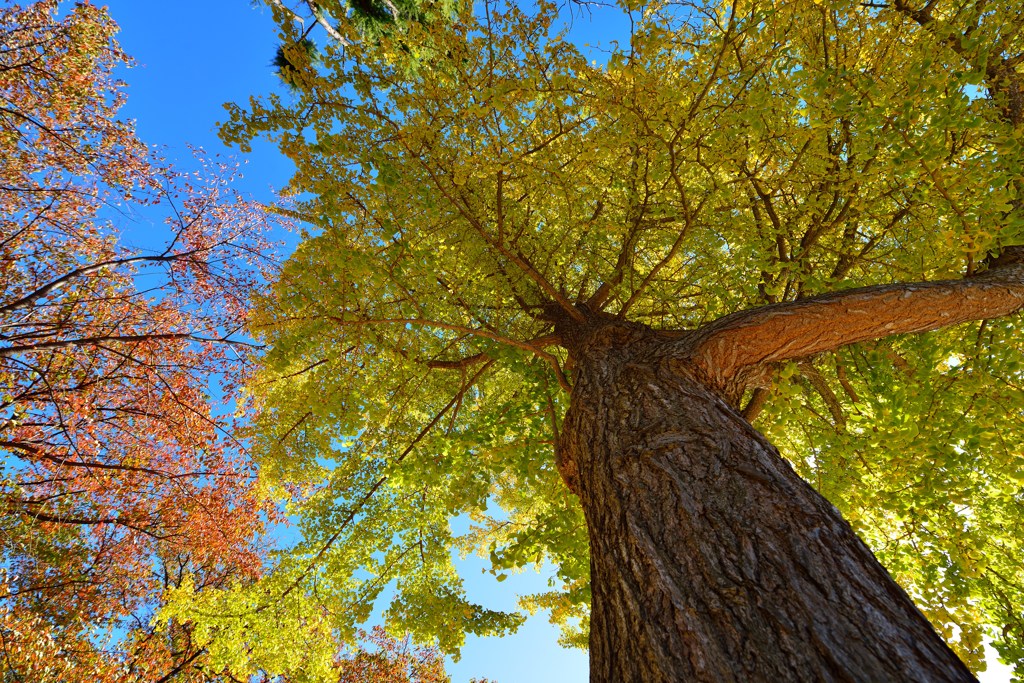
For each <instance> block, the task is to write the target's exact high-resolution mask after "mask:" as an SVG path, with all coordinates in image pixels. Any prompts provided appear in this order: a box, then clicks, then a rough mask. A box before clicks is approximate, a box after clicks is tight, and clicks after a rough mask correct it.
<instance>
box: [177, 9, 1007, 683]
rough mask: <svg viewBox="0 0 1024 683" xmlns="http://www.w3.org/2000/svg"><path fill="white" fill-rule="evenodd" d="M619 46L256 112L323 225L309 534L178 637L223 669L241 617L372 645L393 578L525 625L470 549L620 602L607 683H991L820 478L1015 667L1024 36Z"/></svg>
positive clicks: (977, 23) (421, 604)
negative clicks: (373, 612)
mask: <svg viewBox="0 0 1024 683" xmlns="http://www.w3.org/2000/svg"><path fill="white" fill-rule="evenodd" d="M623 11H624V12H627V14H628V16H629V18H630V19H631V26H632V32H631V35H630V36H629V41H628V44H622V45H620V46H618V47H613V49H611V50H610V52H609V53H608V54H607V55H606V59H605V61H604V62H603V63H602V64H600V65H599V64H596V63H593V62H588V60H587V59H586V57H585V56H584V55H583V54H582V53H581V52H580V50H579V49H578V48H577V47H575V46H574V45H572V44H570V43H569V42H567V40H566V39H565V38H564V36H562V35H560V34H552V32H551V25H552V22H553V21H554V17H555V11H554V8H553V7H552V6H550V5H542V6H541V7H539V9H538V12H537V13H536V14H535V15H530V14H527V13H524V12H523V11H520V10H518V9H516V8H514V7H509V6H506V5H501V4H496V3H488V4H486V5H484V6H483V7H482V8H479V11H478V16H476V17H472V16H469V15H468V14H463V15H460V17H459V19H458V21H455V22H453V23H452V24H450V25H449V24H445V25H441V24H431V25H429V26H423V25H420V24H410V25H408V26H407V27H404V28H403V30H402V31H401V34H400V35H391V36H385V37H383V38H381V39H380V40H379V41H378V42H377V43H376V44H375V45H373V46H372V47H373V49H372V50H370V49H367V47H368V46H364V45H361V44H360V43H359V42H358V41H357V40H355V39H354V38H351V37H349V38H346V40H345V41H344V42H342V41H333V42H326V43H325V44H323V45H322V46H321V55H322V57H321V62H320V66H319V67H317V68H316V69H309V70H307V71H306V73H305V74H304V76H305V78H304V81H303V84H302V87H301V88H299V89H298V90H297V91H296V93H295V94H294V96H293V98H292V99H290V100H288V101H285V100H282V99H276V98H271V99H268V100H265V101H259V100H254V101H252V102H251V103H250V108H249V109H248V110H244V109H242V108H237V107H236V108H235V109H234V110H233V116H232V120H231V122H230V123H229V124H228V125H227V126H226V127H225V128H224V136H225V138H226V139H227V140H230V141H235V142H240V143H241V144H243V145H245V144H247V141H248V140H250V139H251V138H252V137H254V136H257V135H264V134H265V135H268V136H270V137H271V138H272V139H275V140H276V141H277V142H278V143H279V144H280V146H281V148H282V150H284V151H285V152H286V153H287V154H288V155H289V156H290V157H291V158H292V159H293V160H294V161H295V163H296V165H297V172H296V175H295V177H294V179H293V181H292V188H293V190H294V191H295V192H297V193H307V194H305V195H304V197H308V199H306V200H305V201H304V202H302V203H301V204H300V208H299V210H298V211H297V212H296V214H297V215H298V216H299V217H301V218H303V219H305V220H306V221H307V222H308V223H309V225H310V226H311V227H310V228H309V229H308V233H307V234H306V235H305V239H304V241H303V242H302V244H301V245H300V246H299V248H298V250H297V252H296V254H295V255H294V256H293V258H292V259H291V261H290V262H289V263H288V264H287V265H286V267H285V269H284V271H283V273H282V276H281V278H280V280H279V282H278V284H277V288H276V290H275V294H276V296H275V298H274V300H272V301H268V302H266V305H265V306H264V307H263V310H262V312H261V314H260V317H259V318H258V319H257V321H256V327H255V329H256V330H257V331H258V332H259V333H260V334H261V336H262V337H263V338H264V339H265V340H266V341H267V342H268V343H269V344H271V345H272V350H271V351H270V352H269V354H268V356H267V359H266V364H265V367H264V370H263V371H262V373H261V376H260V377H259V378H258V379H257V381H256V382H255V383H254V384H252V385H251V386H252V392H253V394H254V397H255V400H256V401H257V404H258V406H259V408H260V410H261V413H260V416H259V432H258V436H257V445H258V449H259V452H260V453H261V455H262V463H263V465H264V468H265V472H266V474H267V476H268V478H269V479H270V481H273V482H274V483H275V484H276V486H278V487H279V489H280V490H281V491H283V492H285V493H287V494H289V495H291V496H292V501H293V502H292V505H293V510H294V511H295V512H296V514H301V515H302V516H303V523H302V528H303V531H304V532H305V537H304V541H303V543H302V544H301V545H300V546H299V547H298V548H297V549H296V552H295V553H294V554H293V556H292V557H291V558H290V560H288V561H285V562H283V563H282V565H281V567H280V568H279V570H278V571H277V572H276V573H275V574H274V575H273V576H270V577H267V578H266V579H265V580H264V581H263V582H261V583H260V584H259V586H258V587H250V588H241V589H239V590H236V591H230V592H223V593H221V592H217V591H206V592H204V593H201V594H197V595H191V594H190V593H189V591H187V590H184V591H179V592H178V593H177V594H176V595H177V597H176V599H175V601H173V602H172V604H171V609H170V610H169V611H168V612H167V613H168V614H169V615H172V616H173V615H175V614H178V613H180V611H181V610H185V609H188V608H190V607H191V608H192V609H197V610H200V611H201V612H203V613H205V614H207V615H211V616H209V617H207V618H205V619H201V620H200V621H199V623H197V628H201V629H204V633H206V634H208V635H209V637H213V636H214V635H215V634H220V635H221V636H223V638H222V641H223V642H224V643H225V645H224V646H223V649H222V650H218V651H217V652H216V653H214V656H215V657H221V658H227V657H229V656H231V653H233V652H235V653H237V652H238V647H237V643H238V642H239V641H240V640H241V636H239V633H241V632H242V631H241V629H242V628H250V626H249V624H248V617H247V616H246V615H247V614H248V613H253V612H258V611H262V612H263V613H266V612H267V610H272V609H273V610H276V616H275V618H276V620H277V623H278V624H287V625H291V624H296V625H304V624H308V623H309V622H310V619H311V618H312V615H315V614H320V615H322V624H323V626H322V627H321V628H322V629H323V630H324V632H328V631H329V630H330V629H332V628H334V629H340V630H344V629H351V628H353V623H354V622H358V621H359V620H360V619H362V618H365V617H366V616H367V614H368V613H369V610H370V604H371V603H372V601H373V599H374V598H375V597H376V596H377V595H378V594H379V592H380V590H381V589H382V588H383V587H384V586H385V585H388V583H389V582H391V581H395V582H396V583H395V584H394V585H396V586H397V596H396V598H395V600H394V601H393V602H392V604H391V606H390V608H389V610H388V613H387V614H388V617H389V619H390V620H391V621H392V623H393V624H394V625H395V626H396V627H398V628H405V629H409V630H411V631H413V633H414V634H416V635H418V636H420V637H434V636H436V637H439V638H440V644H441V646H442V647H443V648H445V649H449V650H451V649H455V648H457V647H458V645H459V644H460V642H461V637H460V634H461V633H464V632H473V633H485V632H494V631H501V630H503V629H507V628H511V627H514V626H515V624H516V617H515V615H500V614H495V613H491V612H488V611H486V610H484V609H482V608H480V607H478V606H474V605H471V604H468V603H467V602H466V601H465V598H464V595H463V593H462V591H461V584H460V582H459V579H458V577H457V575H456V574H455V572H454V570H453V568H452V565H451V555H450V547H451V546H452V545H456V546H459V547H461V548H463V549H464V550H466V551H474V550H475V551H479V552H482V553H484V554H485V555H488V554H489V556H490V557H491V560H492V563H493V567H494V571H495V572H502V571H505V570H506V569H510V568H518V567H523V566H526V565H529V564H531V563H535V562H541V561H545V560H546V561H550V562H552V563H554V564H555V565H556V566H557V567H558V571H559V574H558V576H559V579H560V581H561V585H560V586H557V587H556V590H554V591H553V592H552V593H550V594H546V595H541V596H533V597H531V598H528V599H527V602H528V604H529V605H530V606H544V607H552V608H554V609H553V614H554V615H556V616H557V617H559V618H563V619H565V620H566V621H567V622H568V623H569V624H570V627H573V625H574V624H575V625H576V626H582V631H585V630H586V628H587V624H586V623H585V622H584V623H583V624H579V622H578V621H577V622H574V618H575V619H585V616H586V608H587V604H588V602H592V617H591V621H590V624H589V627H590V628H589V630H590V636H589V638H590V640H589V643H590V647H591V661H592V677H593V679H594V680H645V681H651V680H690V679H693V680H733V679H737V680H761V679H763V678H766V677H772V678H778V679H783V680H789V679H794V680H832V679H837V678H846V677H850V678H853V679H857V680H873V681H878V680H964V679H968V678H969V674H968V672H967V670H966V669H965V668H964V667H963V665H962V664H961V663H960V661H959V660H958V659H957V658H956V657H954V656H952V655H951V653H950V652H949V651H948V650H947V649H946V648H945V646H944V645H943V644H942V642H941V641H940V640H939V639H938V638H937V637H936V636H935V634H934V632H933V631H932V628H931V626H930V625H929V624H928V622H927V621H925V620H924V619H923V618H922V617H921V615H920V613H919V612H918V611H917V610H916V609H915V608H914V606H913V605H912V604H911V603H910V601H909V599H908V598H907V597H906V593H904V592H903V591H902V590H900V589H899V588H898V587H897V586H896V584H894V583H893V582H892V581H891V580H890V578H889V576H888V575H887V574H886V572H885V571H884V570H882V569H881V568H880V566H879V565H877V564H876V563H875V561H874V558H873V557H872V555H871V553H870V552H868V551H867V549H866V548H865V547H864V546H863V545H862V544H861V542H860V541H859V540H858V539H857V538H856V537H855V536H854V533H853V531H852V530H851V527H850V526H849V525H848V524H847V523H846V522H844V521H842V519H841V518H840V517H839V514H838V513H837V511H836V510H835V508H833V507H832V505H830V504H829V503H827V502H826V501H825V499H823V498H821V497H820V496H818V495H817V494H816V493H814V491H813V490H812V489H811V488H810V487H809V486H808V485H807V484H806V483H805V481H806V482H810V483H811V484H812V485H813V486H814V488H816V489H817V490H818V491H820V492H821V493H823V494H824V495H826V496H827V497H828V499H829V500H831V501H832V502H833V503H834V504H835V505H837V506H839V507H840V508H841V509H842V510H843V512H844V513H845V515H846V516H847V517H848V519H850V520H851V521H852V523H853V525H854V527H855V529H856V531H857V532H859V533H860V534H861V535H862V536H863V537H864V538H865V539H866V540H867V541H868V542H869V543H870V544H871V545H872V547H873V548H874V549H875V551H876V552H877V553H878V555H879V557H880V559H881V560H882V561H883V562H884V563H885V564H886V566H887V567H888V568H889V571H890V572H891V573H892V576H893V577H895V578H896V580H897V581H898V582H899V583H901V584H902V585H903V586H904V587H905V588H906V589H907V590H908V591H909V592H910V593H911V594H912V595H914V597H915V600H916V601H917V604H918V605H919V606H920V608H921V609H922V610H923V611H924V612H925V614H927V616H928V617H929V618H930V619H931V621H932V622H933V623H934V624H935V625H936V627H937V628H938V629H939V630H940V631H941V632H942V634H943V635H944V636H945V638H946V639H947V641H948V642H949V643H950V644H951V645H952V646H953V647H954V648H955V650H956V652H957V653H958V654H959V655H960V657H961V658H962V659H963V660H964V661H965V662H966V663H967V664H968V665H969V666H971V667H972V668H974V669H975V670H978V669H980V668H981V667H982V666H983V662H982V659H981V652H980V641H981V636H982V634H983V633H985V632H987V633H988V634H989V635H990V636H991V637H992V638H993V639H994V643H995V645H996V647H997V649H999V650H1000V652H1001V653H1002V655H1003V657H1004V658H1006V659H1007V660H1009V661H1012V662H1016V663H1018V665H1019V662H1020V661H1021V660H1022V658H1024V641H1022V640H1021V638H1022V633H1024V630H1022V628H1021V623H1020V614H1021V604H1022V597H1024V596H1022V595H1021V586H1022V581H1024V576H1022V574H1021V568H1020V563H1019V560H1018V558H1019V557H1020V556H1021V554H1022V553H1021V550H1022V549H1021V540H1020V534H1019V531H1018V529H1019V528H1020V519H1021V505H1022V502H1024V501H1022V490H1021V485H1022V477H1021V459H1020V456H1021V452H1020V438H1019V430H1020V426H1021V406H1022V405H1024V401H1022V395H1021V380H1020V367H1019V362H1020V355H1019V354H1020V351H1019V348H1018V347H1017V344H1016V342H1015V339H1016V338H1017V335H1018V327H1019V320H1018V319H1017V318H1016V317H1012V316H1011V317H1006V316H1008V315H1010V314H1011V313H1014V312H1015V311H1017V310H1019V309H1020V308H1021V306H1022V305H1024V285H1022V272H1021V264H1020V260H1021V259H1020V256H1021V255H1020V250H1019V248H1017V247H1016V245H1020V244H1021V243H1022V217H1021V213H1020V189H1021V188H1020V187H1019V178H1020V175H1021V149H1020V139H1021V136H1020V129H1019V126H1020V120H1021V119H1020V96H1019V91H1020V84H1019V75H1018V67H1019V66H1020V64H1021V63H1022V62H1024V56H1022V55H1024V47H1022V45H1021V35H1020V30H1021V27H1022V21H1024V15H1022V8H1020V7H1018V6H1017V5H1015V4H1013V3H1011V2H1000V3H998V5H997V6H989V5H985V4H981V5H979V4H977V3H957V2H943V1H942V0H936V1H935V2H930V3H928V4H927V5H922V6H921V7H920V8H917V7H913V6H910V5H907V4H904V3H898V4H895V5H893V6H891V7H890V6H888V5H879V6H867V7H865V6H862V5H861V4H856V3H839V2H836V3H814V2H794V3H788V4H786V5H777V4H775V5H773V4H769V3H757V2H743V3H739V2H736V3H727V2H726V3H706V4H690V3H666V4H659V5H648V6H644V7H642V8H636V7H633V8H630V7H624V8H623ZM285 28H286V31H292V32H293V33H294V27H291V26H286V27H285ZM293 33H289V34H287V35H293ZM349 35H353V36H354V35H355V34H349ZM343 37H345V36H344V35H343ZM410 45H411V46H415V48H414V49H413V50H412V52H413V54H418V55H429V56H430V57H431V59H430V61H429V62H428V61H427V60H425V59H420V60H419V62H418V64H416V65H414V67H413V68H411V69H410V68H409V60H408V58H407V57H408V55H409V54H410V48H409V46H410ZM417 50H419V51H420V52H417ZM978 320H981V321H982V322H973V323H971V322H970V321H978ZM936 330H939V331H936ZM926 331H931V332H930V333H929V334H918V333H922V332H926ZM741 415H742V416H745V417H746V418H747V419H748V420H752V419H755V418H756V419H757V420H758V426H759V428H760V429H761V431H762V432H763V433H765V434H766V435H768V436H770V437H771V438H773V439H774V440H775V441H776V442H777V443H779V444H780V445H781V446H782V448H783V449H784V451H785V453H786V455H787V456H788V459H789V462H790V463H791V464H792V466H793V468H795V469H796V470H797V471H798V472H799V473H800V474H801V475H802V476H803V479H804V480H805V481H802V480H801V479H799V478H798V477H797V476H796V475H795V474H794V473H793V469H791V467H790V466H789V465H787V464H786V463H785V461H783V460H781V459H779V458H778V456H777V454H776V452H775V451H774V449H773V448H772V447H771V446H770V445H769V444H768V443H767V441H766V440H765V439H764V438H763V437H762V436H760V434H758V433H757V432H755V431H754V430H752V429H750V428H749V426H748V425H747V423H746V422H745V421H744V420H743V418H742V417H741ZM499 508H500V510H499ZM466 517H469V518H470V519H472V520H473V522H474V524H473V526H472V528H471V529H470V531H469V532H468V533H465V534H461V535H456V533H455V532H454V531H453V525H452V523H451V520H452V519H453V518H456V519H460V518H461V519H465V518H466ZM280 595H286V596H287V598H288V601H289V606H288V607H287V608H283V607H280V606H278V607H275V606H274V605H272V604H271V602H270V601H271V598H270V597H269V596H280ZM228 605H243V606H246V608H244V609H240V610H238V611H237V612H236V613H234V614H228V613H227V612H226V607H227V606H228ZM278 605H280V603H278ZM318 610H319V611H318ZM271 621H272V620H268V621H266V622H264V623H265V624H269V623H270V622H271ZM263 628H264V631H263V632H262V633H261V636H260V638H259V639H258V640H259V641H260V642H261V643H263V645H261V648H262V651H261V652H260V653H253V652H252V651H251V650H248V651H246V652H245V654H244V657H248V658H251V659H253V660H255V659H256V658H258V657H259V656H269V654H268V653H270V652H271V645H269V643H270V642H272V640H273V633H272V628H271V627H270V626H269V625H265V626H264V627H263ZM278 628H280V626H278ZM288 628H289V627H287V626H286V627H285V630H286V631H287V630H288ZM567 638H568V639H569V640H570V641H573V642H580V640H581V639H582V638H583V633H582V632H581V631H580V630H575V631H574V630H572V628H570V631H569V632H568V633H567ZM243 642H246V641H243ZM232 643H235V645H232ZM310 645H311V646H312V645H315V642H311V643H310ZM311 652H312V651H311Z"/></svg>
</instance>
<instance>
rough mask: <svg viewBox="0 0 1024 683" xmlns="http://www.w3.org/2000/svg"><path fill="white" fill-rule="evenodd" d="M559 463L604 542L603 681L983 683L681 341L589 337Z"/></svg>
mask: <svg viewBox="0 0 1024 683" xmlns="http://www.w3.org/2000/svg"><path fill="white" fill-rule="evenodd" d="M571 352H572V355H573V359H574V361H575V363H576V368H577V369H576V373H575V386H574V388H573V393H572V403H571V408H570V410H569V413H568V415H567V418H566V421H565V424H564V429H563V433H562V442H561V444H560V456H559V459H560V467H561V470H562V472H563V475H564V476H565V478H566V480H567V482H568V483H569V485H570V487H571V488H572V489H573V490H574V491H575V492H576V493H577V495H578V496H579V497H580V500H581V502H582V504H583V507H584V510H585V513H586V518H587V524H588V527H589V534H590V547H591V572H592V574H591V582H592V594H593V607H592V621H591V637H590V656H591V680H592V681H595V682H596V681H602V682H604V681H616V682H630V681H637V682H640V681H642V682H644V683H652V682H656V681H683V680H686V681H769V680H770V681H865V682H867V681H871V682H874V683H882V682H885V681H972V680H974V678H973V676H972V675H971V674H970V672H969V671H968V670H967V668H966V667H965V666H964V665H963V664H962V663H961V662H960V660H959V659H958V658H957V657H956V655H955V654H954V653H953V652H952V651H951V650H950V649H949V648H948V647H947V646H946V644H945V643H944V642H943V641H942V640H941V638H940V637H939V636H938V635H937V634H936V633H935V631H934V629H933V628H932V626H931V625H930V624H929V623H928V621H927V620H926V619H925V618H924V617H923V616H922V615H921V613H920V612H919V611H918V610H917V608H916V607H914V605H913V603H912V602H911V601H910V599H909V598H908V597H907V595H906V593H904V591H903V590H902V589H900V588H899V586H897V585H896V583H895V582H894V581H893V580H892V579H891V578H890V577H889V575H888V573H887V572H886V571H885V570H884V569H883V568H882V567H881V565H879V564H878V562H877V560H875V558H874V556H873V555H872V554H871V552H870V551H869V550H868V548H867V547H866V546H865V545H864V544H863V542H861V541H860V539H859V538H858V537H857V536H856V535H855V534H854V532H853V531H852V530H851V528H850V527H849V525H848V524H847V523H846V522H845V521H843V519H842V518H841V517H840V515H839V513H838V511H837V510H836V509H835V508H834V507H833V506H832V505H831V504H830V503H828V502H827V501H826V500H825V499H824V498H822V497H821V496H820V495H818V494H817V493H816V492H815V491H814V490H813V489H812V488H811V487H810V486H809V485H807V484H806V483H805V482H804V481H803V480H802V479H800V478H799V476H797V474H796V473H795V472H794V471H793V470H792V468H791V467H790V466H789V464H788V463H786V462H785V461H784V460H783V459H782V458H781V457H780V456H779V454H778V452H777V450H776V449H775V448H774V447H773V446H771V445H770V444H769V443H768V442H767V441H766V440H765V439H764V438H763V437H762V436H761V435H760V434H759V433H757V432H756V431H755V430H754V429H753V428H752V427H751V426H750V425H749V424H748V423H747V422H746V421H745V420H743V418H742V417H741V416H740V415H739V414H738V413H737V412H736V411H735V410H734V409H733V408H731V407H730V406H729V405H728V404H726V403H725V402H724V401H723V400H722V399H721V398H719V397H718V395H717V394H715V393H714V392H712V391H711V390H709V389H708V388H706V387H705V386H704V385H702V384H700V383H699V382H697V381H695V380H694V379H692V378H690V377H688V376H687V373H686V372H685V371H683V372H681V371H680V370H679V364H678V362H673V361H672V360H671V352H670V345H669V344H668V343H666V342H665V341H664V340H663V339H661V338H659V337H658V336H657V335H654V334H653V333H650V332H649V331H646V330H644V329H642V328H639V327H637V326H628V325H622V326H617V325H615V324H608V325H605V326H603V327H600V328H598V329H597V330H596V331H591V332H589V333H588V334H586V335H585V336H584V337H582V338H580V339H577V340H575V343H574V344H573V346H572V348H571Z"/></svg>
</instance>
